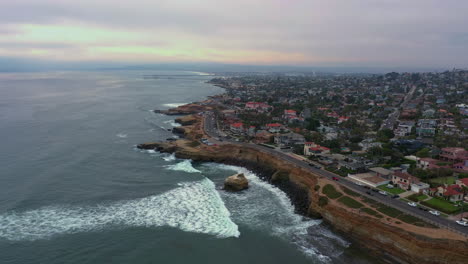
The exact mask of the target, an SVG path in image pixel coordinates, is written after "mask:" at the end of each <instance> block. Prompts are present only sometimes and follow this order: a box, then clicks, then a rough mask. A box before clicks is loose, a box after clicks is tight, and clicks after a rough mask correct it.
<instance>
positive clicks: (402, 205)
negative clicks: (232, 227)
mask: <svg viewBox="0 0 468 264" xmlns="http://www.w3.org/2000/svg"><path fill="white" fill-rule="evenodd" d="M203 126H204V130H205V133H206V134H207V135H208V136H209V137H211V140H212V141H213V143H216V144H225V143H229V144H237V145H241V146H244V147H250V148H255V149H257V150H259V151H262V152H265V153H268V154H271V155H273V156H276V157H278V158H280V159H283V160H286V161H288V162H290V163H291V164H293V165H294V166H296V167H299V168H302V169H305V170H307V171H310V172H312V173H314V174H317V175H319V176H323V177H326V178H328V179H330V180H332V179H333V177H337V178H339V181H337V183H338V184H341V185H343V186H345V187H347V188H348V189H351V190H353V191H355V192H357V193H359V194H361V195H363V196H365V197H367V198H370V199H373V200H375V201H378V202H380V203H383V204H385V205H387V206H390V207H393V208H396V209H398V210H400V211H402V212H404V213H407V214H410V215H412V216H415V217H417V218H419V219H422V220H424V221H427V222H429V223H432V224H435V225H437V226H439V227H441V228H447V229H450V230H452V231H455V232H458V233H460V234H462V235H465V236H468V227H464V226H460V225H458V224H457V223H455V222H454V221H452V220H448V219H445V218H443V217H441V216H435V215H432V214H430V213H429V212H426V211H423V210H421V209H418V208H416V207H411V206H409V205H408V204H407V203H406V202H404V201H401V200H399V199H393V198H391V197H390V196H384V195H382V194H379V193H377V192H372V193H373V194H372V195H369V194H367V193H366V192H367V191H369V189H366V188H365V187H364V186H359V185H357V184H355V183H354V182H352V181H350V180H348V179H346V178H343V177H341V176H338V175H336V174H334V173H332V172H329V171H326V170H322V169H317V168H315V167H312V166H310V165H309V164H308V163H307V162H306V161H302V160H298V159H296V158H293V157H291V156H290V155H288V154H286V153H283V152H281V151H278V150H275V149H270V148H268V147H264V146H260V145H256V144H252V143H244V142H237V141H234V140H231V139H227V138H226V137H223V136H220V135H222V134H221V133H220V132H219V131H218V129H217V127H216V120H215V116H214V114H213V113H212V112H206V113H205V114H204V121H203ZM219 139H221V140H222V141H220V140H219Z"/></svg>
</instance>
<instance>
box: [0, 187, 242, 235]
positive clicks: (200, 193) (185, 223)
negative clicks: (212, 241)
mask: <svg viewBox="0 0 468 264" xmlns="http://www.w3.org/2000/svg"><path fill="white" fill-rule="evenodd" d="M0 226H1V228H0V239H1V238H3V239H7V240H13V241H18V240H37V239H46V238H50V237H52V236H55V235H62V234H71V233H79V232H91V231H99V230H103V229H106V228H119V227H125V226H139V227H160V226H170V227H174V228H178V229H180V230H183V231H187V232H195V233H204V234H210V235H214V236H216V237H219V238H227V237H238V236H239V235H240V233H239V230H238V227H237V225H236V224H235V223H234V222H233V221H232V220H231V219H230V213H229V211H228V210H227V208H226V207H225V205H224V203H223V201H222V200H221V197H220V195H219V193H218V192H217V191H216V189H215V185H214V183H213V182H211V181H210V180H208V179H203V180H201V181H197V182H185V183H180V184H179V187H177V188H175V189H173V190H170V191H168V192H166V193H163V194H159V195H154V196H150V197H146V198H141V199H136V200H130V201H122V202H118V203H113V204H100V205H95V206H82V207H80V206H50V207H44V208H39V209H36V210H30V211H25V212H8V213H5V214H1V215H0Z"/></svg>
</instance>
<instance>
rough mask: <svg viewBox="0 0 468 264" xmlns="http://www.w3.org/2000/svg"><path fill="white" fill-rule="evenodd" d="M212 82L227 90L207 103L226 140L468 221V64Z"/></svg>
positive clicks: (463, 222) (370, 192)
mask: <svg viewBox="0 0 468 264" xmlns="http://www.w3.org/2000/svg"><path fill="white" fill-rule="evenodd" d="M210 82H211V83H212V84H215V85H218V86H220V87H223V88H225V89H226V93H224V94H222V95H218V96H213V97H211V98H210V100H209V101H208V102H206V103H207V104H210V105H211V106H213V108H214V116H215V118H216V120H217V126H218V127H219V128H220V130H221V131H222V133H223V135H225V136H226V137H227V138H229V139H233V140H235V141H238V142H250V143H254V144H258V145H262V146H265V147H268V148H272V149H276V150H278V151H281V152H284V153H288V154H289V155H290V156H292V157H295V158H297V159H300V160H303V161H306V162H307V163H308V164H309V165H310V166H313V167H315V168H318V169H322V170H326V171H329V172H332V173H334V174H336V178H334V179H335V180H336V181H339V178H340V177H346V178H347V180H350V181H352V182H354V183H355V184H357V185H362V186H365V188H368V191H367V194H368V195H376V196H379V195H380V196H388V197H391V198H393V199H399V200H401V201H404V202H406V203H407V204H408V206H413V207H418V208H419V209H420V210H422V211H427V213H431V214H433V215H436V216H441V217H445V218H448V219H452V220H453V221H456V222H457V223H458V224H459V225H462V226H463V225H464V226H468V223H467V218H468V151H467V150H466V146H468V105H467V104H465V103H466V102H468V71H463V70H456V69H454V70H452V71H446V72H442V73H395V72H393V73H387V74H384V75H364V74H362V75H332V74H316V73H313V74H268V75H267V74H257V75H254V74H248V75H245V76H242V75H239V76H231V77H222V78H215V79H213V80H211V81H210ZM204 143H206V142H204ZM465 212H467V213H465Z"/></svg>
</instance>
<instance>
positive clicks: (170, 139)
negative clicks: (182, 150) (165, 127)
mask: <svg viewBox="0 0 468 264" xmlns="http://www.w3.org/2000/svg"><path fill="white" fill-rule="evenodd" d="M166 140H167V141H176V140H177V139H175V138H166Z"/></svg>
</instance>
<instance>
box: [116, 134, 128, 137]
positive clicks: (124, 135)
mask: <svg viewBox="0 0 468 264" xmlns="http://www.w3.org/2000/svg"><path fill="white" fill-rule="evenodd" d="M116 136H117V137H119V138H127V136H128V135H127V134H123V133H119V134H117V135H116Z"/></svg>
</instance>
